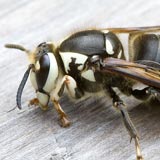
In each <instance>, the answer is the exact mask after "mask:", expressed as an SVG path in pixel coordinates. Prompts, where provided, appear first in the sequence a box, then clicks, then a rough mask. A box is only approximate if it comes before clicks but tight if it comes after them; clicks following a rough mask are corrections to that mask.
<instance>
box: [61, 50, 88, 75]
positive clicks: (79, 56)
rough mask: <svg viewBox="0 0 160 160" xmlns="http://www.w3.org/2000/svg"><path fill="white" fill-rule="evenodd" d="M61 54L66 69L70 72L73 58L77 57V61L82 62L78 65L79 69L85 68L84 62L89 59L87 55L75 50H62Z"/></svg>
mask: <svg viewBox="0 0 160 160" xmlns="http://www.w3.org/2000/svg"><path fill="white" fill-rule="evenodd" d="M60 56H61V58H62V61H63V63H64V67H65V71H66V73H68V70H70V67H69V64H70V62H72V59H71V58H76V60H75V63H77V64H82V65H79V66H78V69H79V70H82V69H83V66H84V63H85V61H86V60H87V58H88V57H87V56H85V55H83V54H79V53H74V52H60Z"/></svg>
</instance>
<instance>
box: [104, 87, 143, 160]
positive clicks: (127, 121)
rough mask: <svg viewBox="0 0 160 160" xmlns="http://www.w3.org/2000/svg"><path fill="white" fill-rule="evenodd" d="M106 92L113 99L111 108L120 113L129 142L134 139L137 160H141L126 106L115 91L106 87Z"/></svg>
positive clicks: (137, 139)
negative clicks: (129, 137) (128, 135)
mask: <svg viewBox="0 0 160 160" xmlns="http://www.w3.org/2000/svg"><path fill="white" fill-rule="evenodd" d="M107 90H108V92H109V93H110V96H111V98H112V99H113V106H114V107H115V108H116V109H117V110H118V111H120V113H121V116H122V119H123V122H124V125H125V127H126V129H127V131H128V133H129V134H130V136H131V140H132V138H134V140H135V146H136V154H137V160H143V157H142V154H141V150H140V145H139V137H138V133H137V131H136V128H135V126H134V124H133V122H132V121H131V119H130V117H129V114H128V111H127V109H126V106H125V105H124V103H123V101H122V100H121V99H120V97H119V96H118V95H117V94H116V93H115V91H114V90H113V89H112V88H111V87H108V88H107Z"/></svg>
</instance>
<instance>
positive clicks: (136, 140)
mask: <svg viewBox="0 0 160 160" xmlns="http://www.w3.org/2000/svg"><path fill="white" fill-rule="evenodd" d="M135 146H136V153H137V160H143V157H142V154H141V150H140V145H139V140H138V137H136V138H135Z"/></svg>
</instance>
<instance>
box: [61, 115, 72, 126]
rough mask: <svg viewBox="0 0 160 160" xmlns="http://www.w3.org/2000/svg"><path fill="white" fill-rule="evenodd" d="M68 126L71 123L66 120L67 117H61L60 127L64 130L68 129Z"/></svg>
mask: <svg viewBox="0 0 160 160" xmlns="http://www.w3.org/2000/svg"><path fill="white" fill-rule="evenodd" d="M70 124H71V122H70V121H69V120H68V118H67V117H64V116H63V117H62V118H61V126H62V127H64V128H66V127H69V126H70Z"/></svg>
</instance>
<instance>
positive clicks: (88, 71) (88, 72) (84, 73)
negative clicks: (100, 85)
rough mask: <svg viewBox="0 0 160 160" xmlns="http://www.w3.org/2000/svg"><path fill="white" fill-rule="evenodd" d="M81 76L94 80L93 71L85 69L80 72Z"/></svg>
mask: <svg viewBox="0 0 160 160" xmlns="http://www.w3.org/2000/svg"><path fill="white" fill-rule="evenodd" d="M81 76H82V77H83V78H85V79H87V80H89V81H92V82H96V80H95V77H94V73H93V71H92V70H91V69H90V70H87V71H84V72H82V74H81Z"/></svg>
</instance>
